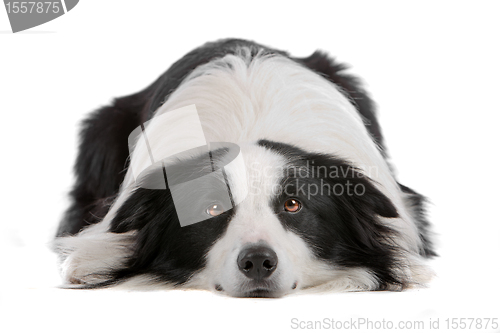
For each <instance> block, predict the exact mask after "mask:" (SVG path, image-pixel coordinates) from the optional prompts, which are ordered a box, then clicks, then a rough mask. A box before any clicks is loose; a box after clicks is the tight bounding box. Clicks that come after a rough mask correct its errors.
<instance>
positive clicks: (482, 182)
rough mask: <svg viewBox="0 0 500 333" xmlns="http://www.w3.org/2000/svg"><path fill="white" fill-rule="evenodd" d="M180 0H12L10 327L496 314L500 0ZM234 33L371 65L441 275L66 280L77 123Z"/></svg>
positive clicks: (5, 242)
mask: <svg viewBox="0 0 500 333" xmlns="http://www.w3.org/2000/svg"><path fill="white" fill-rule="evenodd" d="M174 3H175V4H174ZM180 3H181V1H164V2H160V1H141V2H139V1H134V2H132V1H117V0H115V1H110V0H107V1H81V2H80V3H79V4H78V5H77V6H76V7H75V8H74V9H73V10H72V11H70V12H69V13H67V14H66V15H64V16H62V17H60V18H58V19H56V20H54V21H52V22H49V23H46V24H44V25H41V26H39V27H35V28H33V29H31V30H28V31H26V32H21V33H17V34H12V33H11V32H10V26H9V23H8V18H7V14H6V12H5V10H3V8H1V9H0V50H1V52H0V112H1V115H0V117H1V118H0V119H1V121H2V127H1V131H0V142H1V146H2V149H1V156H2V157H1V163H0V168H1V169H0V171H1V175H2V183H1V184H2V186H1V191H0V193H1V196H2V197H1V200H0V205H1V214H0V270H1V272H0V330H1V331H2V332H32V331H35V330H36V331H45V330H46V329H50V330H51V331H56V332H63V331H76V332H80V331H82V332H83V331H91V330H92V331H96V332H103V331H109V332H115V331H118V330H121V331H128V330H131V331H154V332H171V331H173V332H176V331H177V332H179V331H181V330H183V331H199V332H205V331H210V330H212V329H213V328H218V331H233V332H239V331H243V332H246V331H251V332H255V331H259V330H260V331H263V332H267V331H274V332H285V331H295V330H293V327H292V318H297V320H300V321H308V320H314V321H322V320H323V319H324V318H333V319H335V320H351V319H353V320H355V319H356V318H366V319H367V320H371V321H373V322H375V321H379V322H378V323H379V324H380V323H381V321H382V320H386V321H388V320H391V321H393V323H394V325H397V323H398V322H399V321H401V320H410V321H414V320H422V321H423V322H424V324H425V328H426V329H429V325H430V321H431V320H432V321H434V322H435V321H436V320H438V319H439V328H440V329H441V330H443V329H445V328H446V321H445V320H446V319H447V318H460V317H465V318H471V317H472V318H491V317H497V318H498V317H500V311H499V310H500V306H499V287H498V285H499V280H500V279H499V276H500V274H499V273H500V271H499V259H498V257H499V254H500V245H499V238H500V227H499V226H500V223H499V222H500V221H499V217H498V205H499V199H500V197H499V194H498V191H499V186H500V182H499V176H498V174H499V172H498V168H499V158H498V155H499V153H498V150H499V149H498V143H499V135H498V131H499V124H498V120H499V118H500V117H499V113H500V106H499V88H500V85H499V77H500V65H499V61H500V50H499V44H500V42H499V40H500V38H499V35H500V34H499V33H500V23H499V22H500V20H499V15H500V3H499V2H498V1H469V2H458V1H453V2H437V1H433V2H425V1H415V2H403V1H398V2H386V1H383V2H381V1H369V2H368V1H367V2H361V1H343V2H341V1H303V2H292V1H288V2H272V1H263V2H260V1H245V2H241V3H240V2H237V1H228V2H217V1H200V2H193V3H183V4H182V5H181V4H180ZM224 37H240V38H247V39H252V40H255V41H257V42H259V43H262V44H265V45H269V46H272V47H275V48H278V49H284V50H288V51H290V53H291V54H292V55H295V56H307V55H310V54H311V53H312V52H313V51H314V50H316V49H318V48H319V49H322V50H325V51H328V52H329V53H330V54H331V55H333V56H335V57H336V58H337V59H338V60H340V61H343V62H346V63H348V64H350V65H351V66H352V70H351V73H355V74H358V75H360V76H361V77H362V78H363V79H364V81H365V82H366V84H367V88H368V90H369V91H370V92H371V94H372V96H373V98H374V99H375V101H376V102H377V104H378V107H379V114H380V121H381V124H382V129H383V131H384V134H385V137H386V143H387V146H388V148H389V152H390V155H391V156H392V159H393V162H394V165H395V166H396V168H397V170H398V177H399V180H400V181H401V182H402V183H403V184H406V185H408V186H410V187H413V188H415V189H416V190H417V191H419V192H421V193H423V194H424V195H426V196H428V197H429V198H430V200H431V202H432V205H431V206H430V210H429V216H430V219H431V221H432V222H433V224H434V227H435V228H434V230H435V231H436V233H437V234H438V236H439V237H438V239H439V241H438V242H439V247H438V251H439V254H440V258H439V259H437V260H435V261H433V263H432V265H433V267H434V268H435V271H436V273H437V278H436V279H435V280H434V281H433V282H432V284H431V285H430V288H427V289H420V290H412V291H407V292H403V293H391V292H371V293H344V294H327V295H307V296H292V297H287V298H283V299H277V300H268V299H233V298H227V297H221V296H217V295H215V294H212V293H209V292H202V291H161V292H127V291H116V290H103V291H75V290H61V289H58V288H56V286H57V285H58V283H59V282H60V281H59V277H58V272H57V268H56V266H55V257H54V255H53V254H52V253H51V252H50V251H49V250H48V249H47V243H48V242H49V241H50V239H51V237H52V236H53V235H54V233H55V229H56V226H57V223H58V221H59V219H60V218H61V215H62V212H63V210H64V209H66V206H67V204H68V202H67V199H66V194H67V192H68V191H69V189H70V186H71V184H72V177H73V176H72V173H71V169H72V166H73V162H74V159H75V156H76V146H77V128H78V123H79V122H80V121H81V120H82V119H83V118H84V116H85V114H86V113H88V112H90V111H92V110H93V109H96V108H97V107H100V106H103V105H106V104H107V103H109V102H110V101H111V98H113V97H118V96H123V95H126V94H130V93H134V92H137V91H139V90H141V89H143V88H144V87H146V86H147V85H149V84H150V83H151V82H153V80H155V79H156V78H157V77H158V76H159V75H160V74H161V73H162V72H164V71H165V70H166V69H167V68H168V67H169V66H170V65H171V64H172V63H173V62H174V61H175V60H177V59H178V58H180V57H181V56H183V55H184V54H185V53H187V52H188V51H190V50H191V49H193V48H194V47H197V46H199V45H201V44H203V43H204V42H206V41H212V40H216V39H219V38H224ZM468 323H469V321H467V325H468ZM410 324H411V323H410ZM410 324H408V325H410ZM434 325H436V324H434ZM2 327H3V328H5V330H3V329H2ZM434 327H436V326H434ZM172 328H175V329H172ZM361 328H363V327H361ZM214 331H215V330H214ZM352 331H358V332H360V331H363V330H362V329H360V328H359V327H358V328H357V329H355V328H353V329H352ZM407 331H410V330H407ZM420 331H425V330H420ZM459 331H460V330H459ZM462 331H463V330H462ZM465 331H467V330H465ZM471 331H478V332H491V331H500V330H498V329H497V330H492V329H491V326H490V329H487V330H485V329H484V328H483V329H476V328H474V327H473V329H472V330H471Z"/></svg>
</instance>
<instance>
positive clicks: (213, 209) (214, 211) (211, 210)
mask: <svg viewBox="0 0 500 333" xmlns="http://www.w3.org/2000/svg"><path fill="white" fill-rule="evenodd" d="M205 212H206V213H207V214H208V215H210V216H217V215H220V214H222V213H224V209H222V205H220V204H212V205H210V206H208V207H207V209H206V211H205Z"/></svg>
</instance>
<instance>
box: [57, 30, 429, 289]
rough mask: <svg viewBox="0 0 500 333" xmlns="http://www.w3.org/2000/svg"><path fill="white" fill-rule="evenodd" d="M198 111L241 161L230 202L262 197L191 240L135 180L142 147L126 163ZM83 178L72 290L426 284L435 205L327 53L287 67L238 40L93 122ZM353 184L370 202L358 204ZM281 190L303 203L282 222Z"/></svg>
mask: <svg viewBox="0 0 500 333" xmlns="http://www.w3.org/2000/svg"><path fill="white" fill-rule="evenodd" d="M192 104H194V105H196V108H197V110H198V114H199V117H200V120H201V123H202V126H203V131H204V133H205V137H206V139H207V141H208V142H232V143H236V144H237V145H238V146H239V147H240V148H241V153H242V156H243V159H244V163H245V167H246V171H247V172H246V174H243V175H242V174H241V173H240V174H238V173H237V172H236V173H235V172H231V171H228V172H227V173H228V174H227V182H228V183H229V185H230V186H231V188H233V189H238V188H241V187H245V186H247V187H248V188H250V189H253V190H250V191H249V192H248V195H247V197H246V198H245V200H243V201H241V203H239V204H238V205H236V206H235V207H233V208H231V209H228V210H226V211H225V212H223V213H222V214H220V215H218V216H216V217H212V218H210V219H207V220H206V221H203V222H199V223H196V224H192V225H188V226H184V227H181V226H180V224H179V219H178V217H177V214H176V210H175V207H174V204H173V200H172V196H171V193H170V190H169V189H168V188H167V189H163V190H162V189H158V190H152V189H145V188H142V187H140V186H139V185H138V184H137V183H136V182H135V181H134V177H133V175H132V172H131V168H128V166H129V165H131V164H133V163H139V164H140V163H142V162H144V161H143V160H144V159H146V158H147V153H146V152H144V151H139V150H140V149H139V148H137V149H136V151H134V153H133V154H132V155H131V157H129V151H128V141H127V140H128V136H129V134H130V133H131V132H132V131H133V130H134V129H135V128H137V127H138V126H141V124H143V123H144V122H146V121H149V123H150V124H154V122H155V119H158V117H159V116H160V115H164V114H165V113H166V112H169V111H172V110H176V109H179V108H181V107H184V106H188V105H192ZM158 127H159V126H157V127H156V129H155V130H151V131H150V132H151V133H150V134H149V135H151V136H152V137H154V138H155V140H156V141H160V142H162V146H160V148H158V149H160V150H162V149H165V152H166V150H168V149H170V148H172V147H175V145H176V144H178V143H176V142H169V141H168V140H166V139H163V141H161V140H162V135H164V133H162V131H161V128H160V129H159V128H158ZM219 153H221V154H223V153H224V152H219ZM184 163H187V164H189V161H184ZM291 170H292V171H294V172H293V173H290V171H291ZM297 170H300V171H302V172H303V173H302V174H301V175H299V176H298V175H297V172H296V171H297ZM325 170H328V172H327V171H325ZM332 170H337V171H340V172H339V173H337V174H331V173H330V171H332ZM75 172H76V184H75V187H74V189H73V191H72V192H71V198H72V204H71V207H70V208H69V210H68V211H67V213H66V215H65V217H64V219H63V221H62V223H61V224H60V226H59V229H58V232H57V237H56V240H55V242H54V248H55V249H56V251H57V252H58V253H59V254H60V257H61V261H62V265H61V267H62V274H63V278H64V281H65V283H66V285H68V286H69V285H71V286H75V287H81V288H94V287H104V286H110V285H115V284H119V283H122V284H123V283H125V282H126V285H128V286H136V285H155V286H167V287H180V288H200V289H208V290H214V291H216V292H219V293H225V294H228V295H232V296H270V297H277V296H282V295H285V294H289V293H292V292H296V291H298V290H305V289H308V290H311V289H312V290H314V289H321V290H325V289H330V290H402V289H404V288H406V287H411V286H415V285H422V284H423V283H425V282H426V281H428V279H429V278H430V277H431V275H432V273H431V271H430V270H429V269H428V268H427V265H426V264H425V259H427V258H430V257H432V256H434V255H435V252H434V250H433V245H432V241H431V238H432V237H431V234H430V231H429V223H428V222H427V220H426V218H425V214H424V213H425V211H424V203H425V200H424V198H423V197H422V196H421V195H420V194H418V193H416V192H415V191H413V190H411V189H410V188H408V187H406V186H403V185H401V184H399V183H398V182H397V181H396V180H395V177H394V175H393V173H392V171H391V167H390V165H389V163H388V161H387V153H386V148H385V144H384V140H383V136H382V133H381V129H380V126H379V123H378V121H377V118H376V115H375V111H374V104H373V102H372V101H371V99H370V98H369V97H368V95H367V93H366V92H365V91H364V89H363V88H362V87H361V84H360V82H359V80H358V79H356V78H355V77H353V76H351V75H349V74H347V73H346V67H345V66H344V65H342V64H338V63H336V62H335V61H334V60H332V59H331V58H329V57H328V56H327V55H326V54H324V53H322V52H315V53H313V54H312V55H311V56H309V57H307V58H293V57H291V56H289V55H288V54H287V53H286V52H283V51H278V50H274V49H271V48H268V47H265V46H262V45H259V44H256V43H253V42H249V41H245V40H235V39H230V40H222V41H218V42H214V43H208V44H206V45H203V46H202V47H199V48H197V49H195V50H193V51H192V52H190V53H188V54H187V55H186V56H184V57H183V58H182V59H180V60H179V61H177V62H176V63H175V64H174V65H172V67H170V69H169V70H167V71H166V72H165V73H164V74H163V75H162V76H161V77H160V78H159V79H158V80H156V81H155V82H154V83H153V84H152V85H150V86H149V87H147V88H146V89H144V90H143V91H141V92H139V93H136V94H133V95H130V96H126V97H121V98H118V99H116V100H115V101H114V103H113V104H112V105H111V106H108V107H104V108H102V109H99V110H97V111H95V112H93V113H92V114H91V115H90V116H89V117H88V119H87V120H85V122H84V123H83V128H82V132H81V142H80V149H79V155H78V158H77V161H76V166H75ZM349 184H350V185H351V186H352V187H351V191H352V190H355V189H358V190H360V189H363V193H357V194H356V193H355V194H353V193H351V194H348V193H347V192H348V190H349V188H348V187H347V188H346V187H345V186H346V185H347V186H349ZM229 185H228V186H229ZM313 185H314V186H313ZM339 186H340V187H339ZM342 186H343V187H342ZM276 187H279V188H281V189H283V188H288V189H292V190H293V191H295V192H294V193H295V195H294V196H293V197H294V198H295V199H297V200H299V201H300V202H301V207H302V209H301V210H300V211H299V212H297V213H290V212H288V211H285V210H283V203H284V202H285V201H286V200H287V199H289V198H290V196H287V194H286V193H283V191H281V192H279V191H278V192H277V191H276V190H275V189H276ZM313 188H314V189H320V190H323V189H325V190H326V189H335V188H336V189H340V188H342V189H344V190H345V191H343V192H342V193H340V192H339V191H336V192H335V193H334V192H332V191H327V193H323V191H321V192H322V193H313V191H312V190H311V189H313ZM301 189H308V192H307V193H306V192H305V191H302V192H301ZM255 190H257V191H255ZM316 192H318V191H316ZM358 192H360V191H358ZM196 204H197V203H196V202H193V209H196ZM256 245H259V246H260V245H262V246H264V247H265V248H267V249H271V250H272V251H274V253H275V255H276V259H277V264H276V265H275V266H274V268H273V269H274V271H273V272H272V274H271V275H270V276H269V277H265V278H259V279H252V278H249V277H247V276H246V275H245V274H244V273H243V272H242V270H241V269H239V268H238V264H237V261H238V260H239V255H240V254H241V253H242V251H244V250H245V249H247V248H248V247H252V246H256Z"/></svg>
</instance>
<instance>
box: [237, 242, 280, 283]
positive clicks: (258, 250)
mask: <svg viewBox="0 0 500 333" xmlns="http://www.w3.org/2000/svg"><path fill="white" fill-rule="evenodd" d="M277 266H278V256H277V255H276V252H274V251H273V250H272V249H271V248H270V247H268V246H265V245H253V246H250V247H247V248H245V249H243V250H242V251H241V252H240V254H239V255H238V268H239V269H240V271H241V272H243V274H245V275H246V276H247V277H249V278H250V279H254V280H262V279H265V278H268V277H269V276H271V274H273V272H274V271H275V270H276V267H277Z"/></svg>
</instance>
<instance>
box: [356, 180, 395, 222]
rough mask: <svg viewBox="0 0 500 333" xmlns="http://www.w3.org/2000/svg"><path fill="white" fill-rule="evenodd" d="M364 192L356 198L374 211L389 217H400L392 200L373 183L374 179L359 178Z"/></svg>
mask: <svg viewBox="0 0 500 333" xmlns="http://www.w3.org/2000/svg"><path fill="white" fill-rule="evenodd" d="M358 184H361V185H362V186H361V188H362V189H363V191H364V193H363V194H361V193H360V194H361V195H355V198H354V200H358V201H359V202H360V203H362V204H363V205H365V206H367V207H369V209H371V210H372V211H373V212H374V213H376V214H378V215H380V216H382V217H388V218H394V217H399V214H398V211H397V209H396V207H394V205H393V203H392V202H391V200H390V199H389V198H388V197H387V196H385V195H384V194H383V193H382V192H380V190H378V189H377V188H376V187H375V185H374V184H373V182H372V180H370V179H369V178H368V177H366V176H363V177H362V178H361V179H359V183H358Z"/></svg>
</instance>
